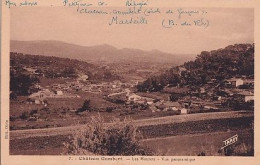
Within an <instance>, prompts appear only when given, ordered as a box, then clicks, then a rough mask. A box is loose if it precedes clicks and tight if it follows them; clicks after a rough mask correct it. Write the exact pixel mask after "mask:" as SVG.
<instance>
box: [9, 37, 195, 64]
mask: <svg viewBox="0 0 260 165" xmlns="http://www.w3.org/2000/svg"><path fill="white" fill-rule="evenodd" d="M10 49H11V52H17V53H23V54H35V55H45V56H55V57H63V58H70V59H78V60H83V61H87V62H107V63H111V62H140V61H141V62H153V63H172V64H173V65H180V64H181V63H183V62H185V61H188V60H191V57H190V55H184V54H183V55H176V54H169V53H164V52H161V51H158V50H152V51H143V50H139V49H128V48H124V49H117V48H115V47H113V46H110V45H107V44H105V45H97V46H79V45H75V44H70V43H65V42H61V41H11V43H10Z"/></svg>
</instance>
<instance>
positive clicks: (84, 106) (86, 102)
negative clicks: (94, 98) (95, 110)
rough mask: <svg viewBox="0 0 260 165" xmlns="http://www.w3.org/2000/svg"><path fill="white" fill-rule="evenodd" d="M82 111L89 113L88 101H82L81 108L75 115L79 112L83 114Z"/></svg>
mask: <svg viewBox="0 0 260 165" xmlns="http://www.w3.org/2000/svg"><path fill="white" fill-rule="evenodd" d="M84 111H89V112H91V108H90V100H89V99H87V100H85V101H84V103H83V105H82V107H81V108H79V109H78V110H77V111H76V113H79V112H84Z"/></svg>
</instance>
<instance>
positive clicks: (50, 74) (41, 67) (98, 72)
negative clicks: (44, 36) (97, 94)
mask: <svg viewBox="0 0 260 165" xmlns="http://www.w3.org/2000/svg"><path fill="white" fill-rule="evenodd" d="M10 66H11V71H12V70H16V71H17V70H20V71H21V70H24V68H27V70H28V68H29V70H32V72H35V73H36V74H37V75H44V76H45V77H47V78H59V77H60V78H77V77H78V75H79V74H86V75H88V78H89V80H92V81H102V80H107V81H108V80H114V79H117V78H118V77H117V76H116V75H115V74H113V73H112V72H110V71H108V70H106V69H103V68H100V67H97V66H95V65H93V64H90V63H87V62H84V61H79V60H75V59H68V58H59V57H47V56H40V55H28V54H26V55H24V54H22V53H14V52H11V53H10ZM23 72H25V71H23Z"/></svg>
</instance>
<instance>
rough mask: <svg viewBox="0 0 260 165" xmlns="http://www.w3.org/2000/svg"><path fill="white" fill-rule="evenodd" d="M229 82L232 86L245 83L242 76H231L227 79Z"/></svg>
mask: <svg viewBox="0 0 260 165" xmlns="http://www.w3.org/2000/svg"><path fill="white" fill-rule="evenodd" d="M227 84H228V85H231V87H238V86H240V85H243V84H244V81H243V80H242V79H241V78H231V79H229V80H227Z"/></svg>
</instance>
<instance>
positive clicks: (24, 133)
mask: <svg viewBox="0 0 260 165" xmlns="http://www.w3.org/2000/svg"><path fill="white" fill-rule="evenodd" d="M244 118H245V119H246V120H248V121H247V122H246V123H247V124H246V125H247V126H248V125H249V124H251V123H250V120H251V121H252V120H253V113H252V112H244V111H232V112H214V113H205V114H203V113H200V114H189V115H177V116H167V117H159V118H150V119H140V120H134V121H133V122H134V124H136V125H137V126H138V127H143V132H148V134H146V133H145V134H146V136H148V137H149V136H153V134H158V133H157V131H155V132H154V133H153V132H152V131H151V130H153V128H152V127H157V128H160V127H162V128H169V129H171V126H174V125H176V124H178V123H179V125H180V126H183V125H182V123H184V124H185V123H186V124H187V123H189V122H191V123H190V124H191V125H194V123H192V122H196V121H200V122H203V121H204V122H205V123H206V124H207V121H211V120H216V119H217V120H216V121H217V122H215V123H211V124H220V125H221V127H223V126H224V127H223V129H224V128H226V127H225V125H226V123H224V124H223V122H221V119H226V121H228V122H229V121H230V119H237V121H238V122H239V124H238V125H237V126H236V125H235V126H236V127H239V128H241V126H243V120H241V119H244ZM248 118H249V119H248ZM241 121H242V122H241ZM235 123H236V122H235ZM166 125H167V126H168V127H166ZM203 127H205V124H204V125H203ZM213 127H214V128H215V126H214V125H212V126H211V127H210V128H213ZM80 128H84V125H74V126H68V127H57V128H44V129H31V130H14V131H11V132H10V137H11V139H15V138H28V137H35V136H47V135H48V136H55V135H69V134H71V133H72V132H73V131H75V130H78V129H80ZM155 130H158V129H155ZM201 131H203V130H201ZM167 132H168V131H167ZM180 132H181V131H180ZM168 133H169V132H168ZM149 134H150V135H149ZM162 134H163V135H164V134H166V132H164V131H162Z"/></svg>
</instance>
